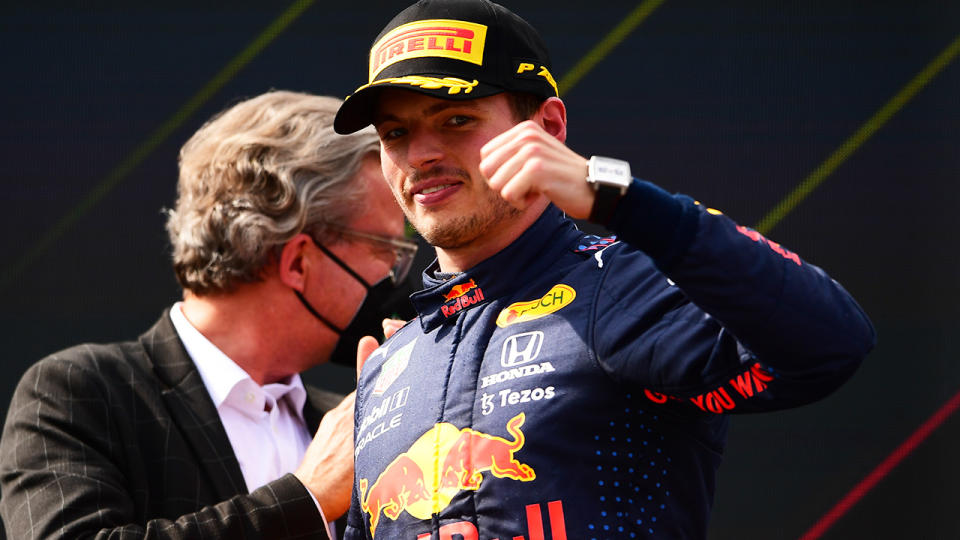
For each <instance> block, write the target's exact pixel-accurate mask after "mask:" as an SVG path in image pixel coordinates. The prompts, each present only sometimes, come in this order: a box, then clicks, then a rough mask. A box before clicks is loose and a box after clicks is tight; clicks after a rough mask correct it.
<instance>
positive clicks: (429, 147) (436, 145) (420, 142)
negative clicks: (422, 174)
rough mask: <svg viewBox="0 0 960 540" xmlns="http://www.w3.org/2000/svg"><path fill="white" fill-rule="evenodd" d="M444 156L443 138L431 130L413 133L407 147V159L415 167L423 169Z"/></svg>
mask: <svg viewBox="0 0 960 540" xmlns="http://www.w3.org/2000/svg"><path fill="white" fill-rule="evenodd" d="M443 156H444V151H443V140H442V138H441V137H440V136H439V134H437V133H434V132H433V131H431V130H418V131H417V132H415V133H413V135H412V137H411V138H410V142H409V146H408V147H407V159H408V160H409V161H410V165H412V166H413V167H414V168H417V169H422V168H423V167H429V166H432V165H435V164H437V163H439V162H440V161H441V160H442V159H443Z"/></svg>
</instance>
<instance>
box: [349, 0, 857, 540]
mask: <svg viewBox="0 0 960 540" xmlns="http://www.w3.org/2000/svg"><path fill="white" fill-rule="evenodd" d="M370 123H372V124H374V126H375V127H376V128H377V132H378V133H379V135H380V141H381V147H382V149H381V162H382V166H383V171H384V176H385V177H386V179H387V181H388V182H389V183H390V186H391V188H392V189H393V193H394V196H395V197H396V199H397V201H398V202H399V203H400V206H401V208H403V210H404V212H405V213H406V215H407V218H408V219H409V220H410V221H411V222H412V223H413V224H414V226H415V227H416V228H417V230H419V231H420V233H421V234H422V235H423V236H424V237H425V238H426V239H427V240H428V241H429V242H430V243H431V244H433V245H434V246H435V247H436V250H437V261H436V262H435V263H434V264H433V265H432V266H431V267H429V268H428V269H427V270H426V272H425V274H424V284H425V290H423V291H421V292H419V293H417V294H415V295H414V296H413V297H412V300H413V302H414V304H415V307H416V308H417V310H418V312H419V317H418V319H416V320H414V321H413V322H412V323H410V324H408V325H407V326H405V327H404V328H403V329H401V330H400V331H399V332H397V334H396V335H394V337H393V338H391V339H390V340H389V341H387V342H386V343H385V344H384V345H383V346H382V347H381V348H380V349H378V350H377V351H376V352H375V353H374V354H372V355H371V357H370V361H369V362H368V363H367V365H366V366H365V368H364V370H363V373H362V375H361V378H360V381H359V389H358V393H357V407H356V424H357V425H356V430H357V431H356V435H355V439H356V444H357V447H356V450H355V452H356V470H355V476H356V485H355V488H354V502H353V505H352V506H351V511H350V516H349V523H348V529H347V537H348V538H378V539H388V538H423V539H426V538H434V539H436V538H438V537H439V538H440V539H442V540H445V539H453V538H463V539H478V538H479V539H483V540H488V539H493V538H499V539H501V540H502V539H509V538H514V539H516V538H526V539H528V540H534V539H536V540H542V539H544V538H548V537H550V538H553V539H555V540H560V539H566V538H571V539H573V538H577V539H581V538H634V537H636V538H665V539H676V538H704V537H705V536H706V530H707V521H708V517H709V512H710V506H711V503H712V498H713V492H714V485H715V475H716V470H717V467H718V466H719V463H720V458H721V455H722V452H723V448H724V445H725V439H726V431H727V423H728V418H727V416H726V413H739V412H753V411H764V410H774V409H779V408H784V407H793V406H797V405H801V404H804V403H808V402H810V401H814V400H816V399H819V398H822V397H824V396H826V395H827V394H829V393H830V392H832V391H833V390H834V389H836V388H837V387H838V386H840V385H841V384H842V383H843V382H844V381H846V380H847V379H848V378H849V377H850V376H851V375H852V373H853V372H854V371H855V370H856V368H857V366H858V365H859V364H860V362H861V360H862V359H863V357H864V356H865V355H866V353H867V352H868V351H869V350H870V349H871V348H872V346H873V343H874V332H873V328H872V326H871V324H870V322H869V320H868V319H867V317H866V316H865V315H864V314H863V312H862V311H861V310H860V308H859V307H858V306H857V304H856V303H855V302H854V300H853V299H852V298H851V297H850V296H849V295H848V294H847V293H846V292H845V291H844V290H843V289H842V288H841V287H840V286H839V285H838V284H836V283H835V282H834V281H833V280H831V279H830V278H829V277H828V276H827V275H826V274H825V273H824V272H823V271H822V270H820V269H819V268H817V267H815V266H812V265H810V264H809V263H807V262H806V261H803V260H802V259H800V257H799V256H797V255H796V254H794V253H792V252H790V251H788V250H786V249H785V248H783V247H781V246H780V245H779V244H776V243H774V242H772V241H769V240H767V239H766V238H764V237H763V236H761V235H760V234H758V233H756V232H755V231H752V230H750V229H747V228H745V227H741V226H738V225H737V224H736V223H734V222H733V221H731V220H730V219H728V218H727V217H725V216H724V215H722V214H721V213H720V212H718V211H716V210H713V209H709V208H704V207H702V206H701V205H699V204H697V203H696V202H694V201H693V200H692V199H690V198H688V197H685V196H682V195H670V194H668V193H666V192H664V191H663V190H661V189H660V188H658V187H657V186H655V185H653V184H650V183H647V182H643V181H639V180H635V179H632V178H631V176H630V172H629V165H628V164H626V163H624V162H620V161H616V160H610V159H608V158H599V157H594V158H591V159H590V160H587V159H586V158H584V157H581V156H579V155H577V154H576V153H574V152H573V151H571V150H570V149H568V148H567V147H566V146H565V145H564V144H563V142H564V140H565V138H566V112H565V108H564V104H563V102H562V101H560V99H558V98H557V88H556V85H555V83H554V79H553V76H552V75H551V72H550V61H549V58H548V56H547V53H546V50H545V48H544V46H543V44H542V42H541V40H540V38H539V37H538V35H537V33H536V31H535V30H534V29H533V28H532V27H530V26H529V25H528V24H527V23H526V22H524V21H523V20H522V19H520V18H519V17H517V16H516V15H514V14H513V13H511V12H509V11H508V10H506V9H504V8H503V7H501V6H498V5H496V4H493V3H490V2H488V1H486V0H453V1H443V2H441V1H429V0H425V1H421V2H419V3H417V4H415V5H413V6H411V7H409V8H407V9H406V10H404V11H403V12H401V13H400V14H399V15H397V16H396V17H395V18H394V19H393V20H392V21H391V22H390V23H389V24H387V26H386V27H385V28H384V30H383V31H382V32H381V34H380V36H378V37H377V39H376V40H375V42H374V45H373V48H372V49H371V51H370V78H369V82H368V84H366V85H364V86H362V87H360V88H359V89H358V90H357V91H356V92H355V93H354V94H353V95H352V96H351V97H350V98H348V99H347V100H346V101H345V102H344V105H343V106H341V108H340V111H339V112H338V115H337V119H336V121H335V124H334V125H335V128H336V129H337V131H338V132H341V133H349V132H353V131H354V130H357V129H360V128H361V127H363V126H365V125H367V124H370ZM564 214H566V215H567V216H572V217H574V218H589V219H591V220H592V221H594V222H598V223H601V224H604V225H606V226H607V227H609V228H610V229H611V230H612V231H614V232H615V233H617V235H618V236H617V237H616V238H612V237H611V238H597V237H593V236H589V235H585V234H583V233H581V232H579V231H578V230H577V229H576V228H575V227H574V224H573V223H572V222H571V221H570V220H569V219H567V217H566V216H564Z"/></svg>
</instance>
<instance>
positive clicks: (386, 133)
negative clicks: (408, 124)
mask: <svg viewBox="0 0 960 540" xmlns="http://www.w3.org/2000/svg"><path fill="white" fill-rule="evenodd" d="M406 133H407V131H406V130H405V129H403V128H393V129H385V130H381V131H380V139H381V140H384V141H392V140H394V139H397V138H399V137H402V136H404V135H405V134H406Z"/></svg>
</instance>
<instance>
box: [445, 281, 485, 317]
mask: <svg viewBox="0 0 960 540" xmlns="http://www.w3.org/2000/svg"><path fill="white" fill-rule="evenodd" d="M470 291H473V294H469V295H468V294H467V293H469V292H470ZM443 299H444V300H446V303H445V304H443V305H442V306H440V311H441V312H442V313H443V316H444V317H450V316H451V315H455V314H456V313H458V312H460V310H462V309H464V308H465V307H467V306H472V305H474V304H478V303H480V302H482V301H483V300H484V297H483V289H481V288H480V287H478V286H477V283H476V282H475V281H473V280H472V279H471V280H470V281H467V282H466V283H458V284H456V285H454V286H453V287H452V288H451V289H450V292H448V293H447V294H445V295H443ZM451 302H452V303H451Z"/></svg>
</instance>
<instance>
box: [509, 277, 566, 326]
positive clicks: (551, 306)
mask: <svg viewBox="0 0 960 540" xmlns="http://www.w3.org/2000/svg"><path fill="white" fill-rule="evenodd" d="M576 297H577V291H575V290H574V289H573V287H571V286H569V285H564V284H562V283H558V284H556V285H554V286H553V287H551V288H550V290H549V291H547V294H545V295H543V297H541V298H540V299H538V300H530V301H529V302H516V303H514V304H510V305H509V306H507V307H506V309H504V310H503V311H501V312H500V314H499V315H498V316H497V326H499V327H500V328H506V327H508V326H510V325H511V324H516V323H521V322H526V321H532V320H535V319H539V318H540V317H546V316H547V315H549V314H551V313H553V312H555V311H559V310H561V309H563V308H564V307H566V306H568V305H569V304H570V302H573V299H574V298H576Z"/></svg>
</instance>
